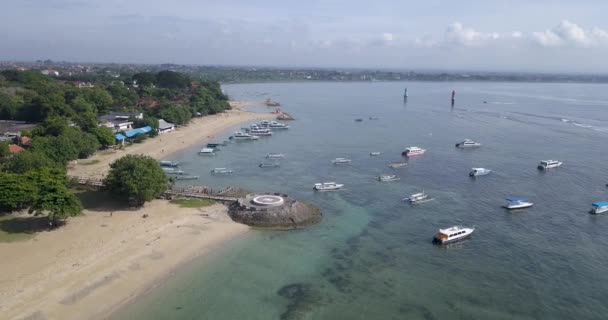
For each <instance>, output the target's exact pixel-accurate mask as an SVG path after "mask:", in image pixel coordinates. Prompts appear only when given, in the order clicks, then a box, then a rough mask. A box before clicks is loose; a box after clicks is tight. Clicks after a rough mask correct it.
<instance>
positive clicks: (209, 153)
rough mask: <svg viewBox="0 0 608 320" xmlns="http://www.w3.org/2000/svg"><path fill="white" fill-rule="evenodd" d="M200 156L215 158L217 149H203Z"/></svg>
mask: <svg viewBox="0 0 608 320" xmlns="http://www.w3.org/2000/svg"><path fill="white" fill-rule="evenodd" d="M198 154H200V155H203V156H214V155H215V149H213V148H202V149H201V151H199V152H198Z"/></svg>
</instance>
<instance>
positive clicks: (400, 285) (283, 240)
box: [113, 82, 608, 320]
mask: <svg viewBox="0 0 608 320" xmlns="http://www.w3.org/2000/svg"><path fill="white" fill-rule="evenodd" d="M404 87H407V88H408V91H409V98H408V101H407V103H404V101H403V98H402V93H403V88H404ZM224 89H225V90H226V91H227V93H228V94H229V95H231V97H232V98H234V99H237V100H239V99H240V100H261V99H264V98H266V97H268V96H270V97H272V98H273V99H274V100H277V101H280V102H281V103H282V104H283V106H282V108H283V109H284V110H286V111H288V112H290V113H291V114H292V115H294V116H295V117H296V118H297V120H296V121H293V122H290V123H289V124H290V125H291V128H290V129H289V130H287V131H283V132H278V133H276V134H275V136H273V137H271V138H261V139H260V140H259V141H255V142H238V143H231V144H230V145H229V146H227V147H225V148H224V149H223V150H222V151H220V152H219V153H218V155H217V156H216V157H200V156H198V155H196V151H197V150H198V149H199V148H200V147H202V144H201V146H197V147H196V148H194V149H192V150H187V151H184V152H183V153H182V154H180V155H179V156H176V157H175V158H174V159H172V160H178V161H182V162H184V165H183V169H184V170H185V171H188V172H189V173H192V174H199V175H201V180H199V182H198V183H205V184H207V185H211V186H214V187H217V188H220V187H225V186H230V185H233V186H240V187H243V188H246V189H249V190H255V191H280V192H285V193H288V194H290V195H292V196H294V197H296V198H298V199H301V200H303V201H308V202H311V203H314V204H317V205H318V206H320V207H321V208H322V210H323V212H324V220H323V222H322V223H321V224H319V225H316V226H313V227H310V228H307V229H304V230H297V231H288V232H279V231H253V232H252V233H251V234H250V235H249V236H246V237H244V238H242V239H238V240H236V241H234V242H232V243H230V244H229V245H227V246H226V247H224V248H222V249H218V251H217V252H215V253H214V254H213V255H212V256H211V257H208V258H204V259H199V260H196V261H194V262H193V263H191V264H189V265H188V266H186V267H184V268H183V269H181V270H179V272H177V273H176V274H175V275H174V276H173V277H171V278H170V279H169V280H167V281H166V282H164V283H162V284H161V285H160V286H159V287H158V288H156V289H154V290H152V291H151V292H150V293H149V294H147V295H146V296H144V297H142V298H141V299H139V300H138V301H137V302H135V303H133V304H130V305H128V306H127V307H125V308H124V309H122V310H120V311H119V312H117V313H116V314H115V315H114V316H113V319H115V320H122V319H142V320H143V319H606V318H607V317H608V303H607V302H606V297H607V296H608V272H606V271H607V269H608V249H607V248H608V216H606V215H599V216H595V215H591V214H589V213H588V211H589V209H590V205H591V203H592V202H594V201H600V200H608V189H607V188H606V187H605V184H606V183H607V182H608V166H607V165H606V159H608V148H607V147H608V143H607V142H608V90H607V89H608V86H606V85H589V84H529V83H432V82H424V83H420V82H388V83H387V82H378V83H280V84H273V83H264V84H243V85H227V86H224ZM452 89H455V90H456V91H457V94H456V98H457V100H456V104H455V106H454V107H450V104H449V97H450V92H451V90H452ZM484 101H485V103H484ZM259 109H261V108H258V110H259ZM371 116H373V117H378V120H369V117H371ZM355 118H363V119H364V121H362V122H355V121H354V119H355ZM235 129H238V128H235ZM228 135H229V133H226V134H224V135H223V136H222V137H220V138H218V140H221V138H226V137H227V136H228ZM465 138H470V139H473V140H476V141H479V142H481V143H482V144H483V146H482V147H481V148H479V149H475V150H460V149H456V148H455V147H454V144H455V143H457V142H460V141H461V140H463V139H465ZM408 146H419V147H423V148H425V149H427V150H428V152H427V153H426V154H424V155H422V156H418V157H417V158H415V159H411V160H409V166H408V167H407V168H402V169H397V170H396V169H391V168H389V167H388V166H387V165H388V163H390V162H393V161H399V160H400V159H401V156H400V154H401V152H402V151H403V149H404V148H405V147H408ZM372 151H380V152H382V155H381V156H379V157H370V156H369V153H370V152H372ZM269 152H281V153H284V154H286V156H287V159H285V160H283V161H281V163H282V166H281V167H280V168H259V167H258V164H259V163H261V162H264V160H265V159H264V156H265V155H266V154H267V153H269ZM336 157H348V158H351V159H352V161H353V162H352V164H351V165H345V166H334V165H332V164H331V163H330V161H331V160H332V159H334V158H336ZM543 159H557V160H560V161H563V162H564V165H563V166H562V167H561V168H559V169H556V170H551V171H549V172H540V171H538V170H537V169H536V165H537V164H538V162H539V161H540V160H543ZM214 167H228V168H231V169H234V170H235V173H234V174H233V175H231V176H212V175H210V174H209V171H210V170H211V169H212V168H214ZM471 167H485V168H490V169H492V170H493V172H492V173H491V174H490V175H488V176H484V177H479V178H477V179H471V178H470V177H468V172H469V170H470V168H471ZM384 173H394V174H397V175H398V176H400V177H401V180H400V181H398V182H391V183H381V182H378V181H377V180H376V177H377V176H378V175H380V174H384ZM321 181H337V182H340V183H344V184H345V185H346V187H345V190H342V191H340V192H334V193H315V192H313V191H312V185H313V184H314V183H316V182H321ZM189 183H191V182H189ZM183 185H188V183H183ZM422 189H424V191H425V192H426V193H428V194H429V195H431V196H432V197H433V198H434V200H433V201H430V202H427V203H424V204H420V205H416V206H410V205H407V204H405V203H403V202H402V201H401V199H402V198H403V197H405V196H407V195H409V194H412V193H415V192H418V191H420V190H422ZM509 196H523V197H529V198H530V199H531V201H533V202H534V203H535V205H534V207H532V208H530V209H526V210H522V211H517V212H509V211H506V210H505V209H503V208H501V205H502V204H504V198H506V197H509ZM452 225H464V226H475V227H476V231H475V233H474V235H473V236H472V237H471V238H470V239H468V240H466V241H463V242H460V243H456V244H453V245H449V246H436V245H433V244H432V242H431V239H432V236H433V234H434V233H435V232H437V229H439V228H443V227H448V226H452Z"/></svg>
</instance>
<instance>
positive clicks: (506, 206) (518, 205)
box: [503, 203, 534, 210]
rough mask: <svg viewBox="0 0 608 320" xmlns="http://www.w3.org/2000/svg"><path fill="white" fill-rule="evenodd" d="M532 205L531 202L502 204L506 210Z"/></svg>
mask: <svg viewBox="0 0 608 320" xmlns="http://www.w3.org/2000/svg"><path fill="white" fill-rule="evenodd" d="M533 205H534V204H533V203H526V204H516V205H504V206H503V208H505V209H507V210H517V209H525V208H530V207H531V206H533Z"/></svg>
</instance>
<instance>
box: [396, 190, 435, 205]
mask: <svg viewBox="0 0 608 320" xmlns="http://www.w3.org/2000/svg"><path fill="white" fill-rule="evenodd" d="M428 200H430V199H429V196H428V195H427V194H426V193H424V191H422V192H419V193H414V194H412V195H411V196H409V197H407V198H403V201H405V202H409V203H418V202H424V201H428Z"/></svg>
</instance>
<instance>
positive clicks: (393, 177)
mask: <svg viewBox="0 0 608 320" xmlns="http://www.w3.org/2000/svg"><path fill="white" fill-rule="evenodd" d="M399 180H401V178H399V177H397V176H396V175H394V174H383V175H381V176H379V177H378V181H382V182H389V181H399Z"/></svg>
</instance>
